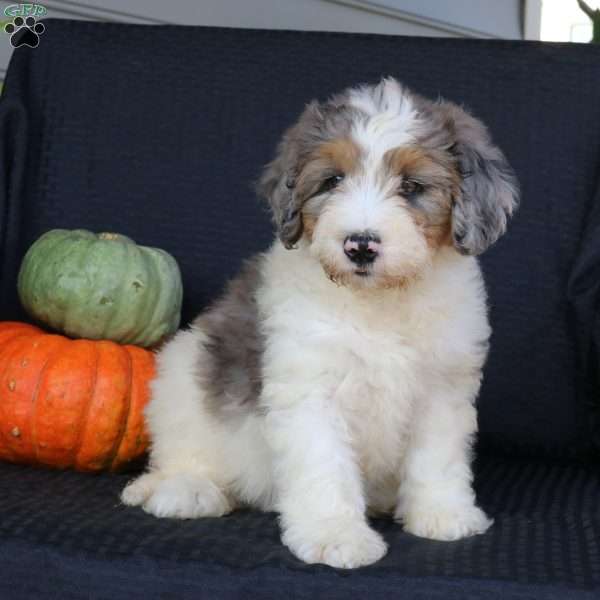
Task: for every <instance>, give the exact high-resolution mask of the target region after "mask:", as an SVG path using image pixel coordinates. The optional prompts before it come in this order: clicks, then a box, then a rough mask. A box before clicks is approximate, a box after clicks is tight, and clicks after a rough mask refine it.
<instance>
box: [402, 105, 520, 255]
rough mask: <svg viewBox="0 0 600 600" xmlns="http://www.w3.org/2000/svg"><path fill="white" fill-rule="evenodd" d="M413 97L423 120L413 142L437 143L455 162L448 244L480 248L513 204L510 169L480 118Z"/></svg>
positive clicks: (502, 226)
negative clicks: (457, 184) (456, 185)
mask: <svg viewBox="0 0 600 600" xmlns="http://www.w3.org/2000/svg"><path fill="white" fill-rule="evenodd" d="M413 97H414V102H415V104H416V106H417V107H418V110H419V112H420V113H421V114H422V115H423V116H424V117H425V119H424V120H423V122H424V123H425V124H426V126H425V127H424V129H423V131H422V133H421V139H420V140H419V143H420V144H422V145H423V146H425V147H437V148H443V149H445V150H446V151H447V152H449V153H451V154H452V155H453V156H454V157H455V159H456V162H457V168H458V170H459V173H460V177H461V181H462V183H461V193H460V194H459V195H458V196H457V197H456V198H455V199H454V206H453V210H452V236H453V240H454V245H455V247H456V248H457V250H459V252H461V253H463V254H473V255H477V254H481V253H482V252H483V251H484V250H486V249H487V248H488V247H489V246H490V245H491V244H493V243H494V242H495V241H496V240H497V239H498V238H499V237H500V236H501V235H502V234H503V233H504V232H505V230H506V223H507V220H508V217H509V216H510V215H511V214H512V213H513V211H514V210H515V209H516V208H517V204H518V196H519V189H518V184H517V180H516V178H515V175H514V172H513V170H512V169H511V167H510V165H509V164H508V162H507V160H506V158H505V157H504V154H503V153H502V151H501V150H500V149H499V148H498V147H497V146H496V145H494V144H493V142H492V140H491V137H490V134H489V132H488V130H487V128H486V127H485V125H484V124H483V123H482V122H481V121H479V120H478V119H476V118H475V117H473V116H472V115H470V114H469V113H468V112H467V111H466V110H464V109H463V108H461V107H459V106H457V105H456V104H453V103H452V102H447V101H439V102H431V101H429V100H427V99H425V98H422V97H420V96H418V95H416V94H414V95H413Z"/></svg>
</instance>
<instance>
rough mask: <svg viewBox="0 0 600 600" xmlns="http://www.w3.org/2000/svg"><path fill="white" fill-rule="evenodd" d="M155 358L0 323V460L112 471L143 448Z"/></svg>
mask: <svg viewBox="0 0 600 600" xmlns="http://www.w3.org/2000/svg"><path fill="white" fill-rule="evenodd" d="M153 375H154V355H153V354H152V353H151V352H148V351H147V350H143V349H141V348H138V347H136V346H121V345H119V344H115V343H114V342H109V341H90V340H70V339H69V338H66V337H63V336H61V335H51V334H47V333H45V332H43V331H42V330H41V329H39V328H37V327H34V326H33V325H27V324H25V323H15V322H10V321H9V322H3V323H0V459H3V460H7V461H10V462H16V463H29V464H43V465H48V466H53V467H57V468H68V467H73V468H75V469H78V470H80V471H99V470H103V469H110V470H112V471H114V470H118V469H119V468H121V467H123V466H124V465H125V464H126V463H128V462H129V461H131V460H133V459H135V458H138V457H139V456H141V455H142V454H143V453H144V451H145V450H146V448H147V446H148V436H147V434H146V431H145V427H144V419H143V408H144V406H145V405H146V402H147V401H148V393H149V388H148V383H149V381H150V380H151V379H152V377H153Z"/></svg>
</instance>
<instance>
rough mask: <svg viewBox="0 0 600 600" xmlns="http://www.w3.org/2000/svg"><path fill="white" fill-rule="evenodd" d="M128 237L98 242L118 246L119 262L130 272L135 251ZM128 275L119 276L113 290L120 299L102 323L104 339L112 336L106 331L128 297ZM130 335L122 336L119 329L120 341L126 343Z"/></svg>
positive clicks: (104, 239) (118, 314)
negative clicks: (120, 254)
mask: <svg viewBox="0 0 600 600" xmlns="http://www.w3.org/2000/svg"><path fill="white" fill-rule="evenodd" d="M128 239H129V238H126V236H120V237H119V238H118V239H114V238H102V239H101V240H100V243H102V244H104V243H108V244H111V245H112V247H115V248H116V247H117V246H118V248H119V251H120V252H121V253H122V257H121V262H122V264H123V265H125V267H124V269H125V271H126V272H130V271H131V269H132V263H133V265H134V266H135V260H132V250H133V251H135V248H136V247H135V246H132V244H130V243H129V242H128V241H127V240H128ZM128 280H129V278H128V277H126V276H125V277H121V281H120V282H119V286H118V287H117V288H116V290H115V297H116V298H119V299H120V301H119V302H116V303H115V304H114V306H113V310H112V311H111V313H110V316H109V317H108V319H107V320H106V323H105V324H104V329H103V336H102V337H103V338H104V339H108V340H110V339H111V337H112V336H110V335H109V334H108V332H109V331H110V329H111V327H112V326H113V324H114V321H115V318H116V317H118V316H120V315H121V314H122V312H123V311H122V306H121V304H122V302H123V301H125V302H126V299H127V298H128V294H127V291H126V290H128ZM120 326H121V324H120V323H119V327H120ZM130 337H131V336H130V335H127V336H123V333H122V331H121V333H120V335H119V338H121V339H120V341H121V343H128V342H129V338H130Z"/></svg>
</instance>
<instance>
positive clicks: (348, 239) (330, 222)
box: [261, 79, 516, 288]
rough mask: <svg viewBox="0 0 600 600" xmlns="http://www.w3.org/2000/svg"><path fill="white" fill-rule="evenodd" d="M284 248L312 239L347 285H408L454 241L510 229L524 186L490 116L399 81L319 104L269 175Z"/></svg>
mask: <svg viewBox="0 0 600 600" xmlns="http://www.w3.org/2000/svg"><path fill="white" fill-rule="evenodd" d="M261 189H262V192H263V194H264V195H265V196H266V197H267V198H268V199H269V200H270V202H271V206H272V208H273V213H274V217H275V222H276V225H277V227H278V230H279V235H280V238H281V240H282V241H283V243H284V244H285V245H286V246H287V247H289V248H291V247H293V246H294V244H296V243H297V242H298V241H299V240H300V238H304V240H305V241H306V243H307V245H308V247H309V249H310V252H311V254H312V256H314V257H315V259H316V260H318V261H319V262H320V263H321V265H322V267H323V269H324V271H325V273H326V274H327V275H328V276H329V277H330V278H331V279H332V280H334V281H335V282H336V283H338V284H342V285H347V286H351V287H357V288H381V287H396V286H401V285H405V284H406V283H407V282H410V280H412V279H414V278H415V277H418V276H419V274H420V273H421V272H422V271H423V270H424V269H426V268H427V266H428V265H429V264H430V263H431V261H432V259H433V257H434V255H435V254H436V252H438V251H439V249H440V248H441V247H443V246H453V247H455V248H456V249H457V251H459V252H461V253H465V254H478V253H480V252H481V251H483V249H485V247H487V246H488V245H489V244H490V243H492V242H493V241H495V239H497V237H499V235H501V234H502V232H503V231H504V228H505V225H506V218H507V215H508V214H510V213H511V212H512V210H513V207H514V205H515V202H516V185H515V182H514V178H513V177H512V174H511V172H510V169H509V167H508V165H507V164H506V162H505V160H504V157H503V155H502V153H501V152H500V151H499V150H498V149H497V148H496V147H495V146H493V145H492V144H491V142H490V140H489V136H488V134H487V132H486V130H485V128H484V127H483V125H482V124H481V123H479V121H477V120H476V119H474V118H473V117H471V116H470V115H468V114H467V113H465V112H464V111H463V110H462V109H460V108H458V107H457V106H455V105H452V104H450V103H437V104H434V103H432V102H428V101H426V100H424V99H422V98H419V97H418V96H416V95H414V94H412V93H410V92H408V91H407V90H405V89H404V88H402V87H401V86H400V85H399V84H398V83H397V82H396V81H395V80H392V79H387V80H383V81H382V82H381V83H380V84H379V85H377V86H372V87H361V88H355V89H351V90H348V91H346V92H344V93H343V94H341V95H339V96H335V97H334V98H332V99H331V100H329V101H328V102H327V103H325V104H318V103H316V102H313V103H311V104H310V105H309V106H308V107H307V108H306V110H305V112H304V113H303V115H302V116H301V118H300V120H299V121H298V123H297V124H296V125H295V126H294V127H293V128H292V129H290V130H289V131H288V132H286V134H285V135H284V138H283V141H282V143H281V144H280V146H279V154H278V156H277V157H276V159H275V161H273V162H272V163H271V164H270V165H269V166H268V167H267V168H266V170H265V173H264V175H263V178H262V180H261Z"/></svg>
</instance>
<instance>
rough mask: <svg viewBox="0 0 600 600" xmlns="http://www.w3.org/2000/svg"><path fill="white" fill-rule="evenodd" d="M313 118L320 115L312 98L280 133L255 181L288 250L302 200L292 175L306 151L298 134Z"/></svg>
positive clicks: (296, 234)
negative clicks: (273, 157) (299, 114)
mask: <svg viewBox="0 0 600 600" xmlns="http://www.w3.org/2000/svg"><path fill="white" fill-rule="evenodd" d="M316 118H321V115H320V111H319V104H318V102H316V101H313V102H311V103H310V104H309V105H308V106H307V107H306V108H305V110H304V112H303V113H302V116H301V117H300V120H299V121H298V123H297V124H296V125H294V126H293V127H291V128H290V129H288V130H287V131H286V132H285V133H284V135H283V138H282V140H281V142H280V143H279V145H278V146H277V152H276V155H275V159H274V160H273V161H271V162H270V163H269V164H268V165H266V167H265V168H264V170H263V173H262V176H261V178H260V180H259V182H258V188H257V189H258V193H259V195H260V196H262V197H263V198H265V199H266V200H267V201H268V202H269V204H270V206H271V211H272V214H273V222H274V223H275V227H276V228H277V233H278V235H279V238H280V239H281V241H282V242H283V245H284V246H285V247H286V248H288V250H289V249H290V248H293V247H294V244H295V243H296V242H297V241H298V240H299V239H300V237H301V236H302V231H303V224H302V214H301V209H302V199H301V198H300V197H299V195H298V194H297V193H296V178H297V176H298V173H299V171H300V163H301V160H302V159H303V154H306V149H304V150H303V146H305V145H306V142H305V141H304V140H303V135H302V134H303V132H306V131H307V130H308V129H309V125H310V124H311V123H312V121H314V120H315V119H316Z"/></svg>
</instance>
